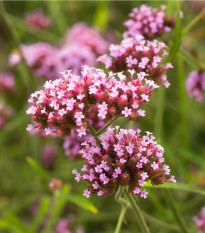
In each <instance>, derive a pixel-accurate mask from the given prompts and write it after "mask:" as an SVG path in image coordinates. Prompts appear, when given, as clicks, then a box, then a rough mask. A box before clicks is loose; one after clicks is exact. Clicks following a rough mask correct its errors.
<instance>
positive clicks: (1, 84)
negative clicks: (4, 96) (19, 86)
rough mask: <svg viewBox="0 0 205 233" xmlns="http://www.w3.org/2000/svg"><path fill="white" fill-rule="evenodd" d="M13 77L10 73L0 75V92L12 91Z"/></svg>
mask: <svg viewBox="0 0 205 233" xmlns="http://www.w3.org/2000/svg"><path fill="white" fill-rule="evenodd" d="M14 84H15V83H14V75H13V73H11V72H6V73H0V91H1V92H8V91H9V92H12V91H14Z"/></svg>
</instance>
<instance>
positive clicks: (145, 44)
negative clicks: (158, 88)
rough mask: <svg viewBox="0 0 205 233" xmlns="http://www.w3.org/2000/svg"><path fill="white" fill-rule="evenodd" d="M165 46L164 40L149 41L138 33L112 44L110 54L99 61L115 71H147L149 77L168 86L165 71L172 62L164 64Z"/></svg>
mask: <svg viewBox="0 0 205 233" xmlns="http://www.w3.org/2000/svg"><path fill="white" fill-rule="evenodd" d="M165 48H166V45H165V44H164V43H163V42H158V41H157V40H153V41H147V40H145V39H144V38H143V36H141V35H140V36H139V35H138V36H136V37H135V38H127V39H124V40H122V42H121V43H120V44H119V45H114V44H113V45H111V46H110V47H109V50H110V55H103V56H101V57H99V58H98V61H99V62H101V63H103V64H104V65H105V66H106V68H108V69H110V70H111V71H114V72H120V71H128V70H133V71H136V72H137V73H140V72H145V73H146V75H147V76H146V78H147V79H150V80H153V81H154V82H155V83H156V84H160V85H164V86H166V87H168V86H169V82H168V81H167V79H166V75H165V74H164V73H165V71H166V70H167V69H168V68H171V67H172V66H171V64H170V63H167V64H166V65H164V66H163V65H162V59H163V57H164V56H165V55H166V54H167V53H166V51H165V50H164V49H165ZM131 74H132V73H131Z"/></svg>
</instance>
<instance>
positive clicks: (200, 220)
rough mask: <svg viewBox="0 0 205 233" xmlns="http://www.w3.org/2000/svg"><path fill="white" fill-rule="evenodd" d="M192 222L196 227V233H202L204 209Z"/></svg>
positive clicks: (204, 226) (204, 222)
mask: <svg viewBox="0 0 205 233" xmlns="http://www.w3.org/2000/svg"><path fill="white" fill-rule="evenodd" d="M193 221H194V222H195V223H196V225H197V227H198V231H197V233H204V230H205V207H203V208H202V209H201V211H200V213H199V216H194V217H193Z"/></svg>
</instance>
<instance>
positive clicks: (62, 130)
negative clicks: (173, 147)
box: [27, 66, 158, 137]
mask: <svg viewBox="0 0 205 233" xmlns="http://www.w3.org/2000/svg"><path fill="white" fill-rule="evenodd" d="M130 73H131V77H130V79H131V81H129V82H128V81H126V76H125V75H123V73H122V72H121V73H117V74H113V73H110V74H109V77H108V78H107V77H106V74H105V73H104V72H103V70H100V69H94V68H90V67H88V66H84V67H83V70H82V76H81V77H80V76H77V75H74V74H72V73H71V71H65V72H62V75H63V78H62V79H56V80H54V81H51V80H50V81H47V82H46V83H45V85H44V88H45V89H44V90H41V91H36V92H35V93H33V94H32V95H31V98H30V99H29V102H30V103H32V104H33V105H32V106H31V107H30V108H29V109H28V110H27V114H31V115H33V117H32V119H33V120H34V121H35V122H36V123H37V125H35V126H32V125H29V126H28V127H27V130H28V131H31V130H32V129H33V128H40V129H45V132H46V134H48V135H49V134H51V133H56V134H57V135H58V136H60V137H65V136H70V134H71V130H72V129H75V130H77V132H78V135H79V136H80V137H81V136H83V135H86V129H87V128H88V116H87V114H88V112H89V109H90V107H91V106H92V105H97V107H98V117H99V118H100V119H101V120H103V121H105V122H107V121H110V120H112V119H113V118H114V117H116V116H119V117H120V116H123V117H128V118H129V119H130V120H134V119H136V118H137V117H139V116H145V111H144V110H142V109H139V107H140V106H141V105H143V104H145V103H147V102H149V100H150V96H151V94H152V91H153V90H154V89H155V88H157V87H158V86H157V85H156V84H154V82H153V81H151V80H147V79H146V78H145V77H146V74H145V73H144V72H140V73H138V74H137V79H134V73H135V71H133V70H131V71H130ZM116 76H117V77H116ZM117 78H118V79H119V80H118V79H117Z"/></svg>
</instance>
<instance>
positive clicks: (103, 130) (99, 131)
mask: <svg viewBox="0 0 205 233" xmlns="http://www.w3.org/2000/svg"><path fill="white" fill-rule="evenodd" d="M117 119H118V116H116V117H114V118H113V119H112V120H111V121H110V122H108V123H107V124H106V125H105V126H103V127H102V128H101V129H100V130H98V131H97V133H96V135H97V136H100V135H101V134H102V133H104V132H105V130H106V129H107V128H108V127H109V126H110V125H111V124H112V123H114V122H115V121H116V120H117Z"/></svg>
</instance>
